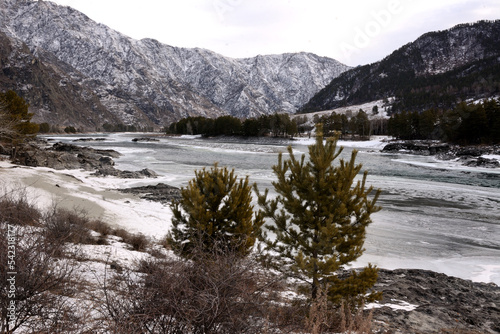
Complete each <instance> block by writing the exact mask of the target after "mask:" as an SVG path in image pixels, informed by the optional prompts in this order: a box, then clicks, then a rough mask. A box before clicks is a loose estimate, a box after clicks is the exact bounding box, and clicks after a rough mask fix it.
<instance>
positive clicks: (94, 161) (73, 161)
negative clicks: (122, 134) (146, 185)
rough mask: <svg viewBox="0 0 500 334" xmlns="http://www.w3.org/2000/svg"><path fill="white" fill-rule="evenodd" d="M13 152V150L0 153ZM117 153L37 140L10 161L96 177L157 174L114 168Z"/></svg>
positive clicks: (148, 175)
mask: <svg viewBox="0 0 500 334" xmlns="http://www.w3.org/2000/svg"><path fill="white" fill-rule="evenodd" d="M0 153H1V154H9V155H12V154H11V153H12V152H0ZM119 156H120V153H118V152H117V151H114V150H98V149H94V148H90V147H83V146H77V145H72V144H65V143H61V142H57V143H55V144H53V145H50V144H49V143H47V142H46V141H39V142H37V143H32V144H29V145H25V146H24V147H23V148H22V149H20V150H19V151H18V152H17V153H16V154H15V157H14V159H13V161H12V162H13V163H16V164H19V165H24V166H30V167H49V168H53V169H56V170H63V169H83V170H86V171H94V173H93V174H94V175H96V176H115V177H118V178H124V179H128V178H145V177H153V178H154V177H156V176H157V174H156V173H155V172H154V171H152V170H150V169H147V168H146V169H143V170H140V171H127V170H125V171H123V170H119V169H116V168H115V167H114V165H115V163H114V161H113V158H118V157H119Z"/></svg>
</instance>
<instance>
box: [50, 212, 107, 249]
mask: <svg viewBox="0 0 500 334" xmlns="http://www.w3.org/2000/svg"><path fill="white" fill-rule="evenodd" d="M44 222H45V233H46V238H47V240H50V241H53V242H56V243H65V242H71V243H75V244H95V243H96V242H97V238H94V237H93V236H92V234H91V233H90V230H89V229H88V228H87V227H86V225H87V224H88V222H89V219H88V218H87V217H86V215H85V213H83V212H78V211H68V210H66V209H59V208H57V207H54V208H53V209H51V210H50V211H49V212H48V213H47V214H46V215H45V217H44Z"/></svg>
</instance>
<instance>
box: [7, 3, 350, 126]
mask: <svg viewBox="0 0 500 334" xmlns="http://www.w3.org/2000/svg"><path fill="white" fill-rule="evenodd" d="M3 3H4V4H5V6H3V8H4V9H2V10H1V11H0V18H1V19H2V22H3V23H2V25H1V27H0V30H2V31H3V32H4V33H5V34H6V35H8V36H9V38H10V39H17V40H20V41H21V42H23V43H25V44H26V45H27V46H28V48H29V50H30V52H31V53H32V54H33V55H34V56H35V57H39V58H40V61H42V62H44V63H47V64H50V65H51V66H52V64H53V63H54V62H56V63H57V66H56V67H58V68H59V69H62V68H63V67H65V68H66V69H67V70H68V72H67V74H68V75H69V76H70V77H72V78H73V79H74V80H76V81H77V82H78V84H79V85H80V86H82V87H84V88H85V89H87V90H89V91H91V92H92V93H93V94H95V96H97V97H98V98H99V101H100V103H101V104H102V106H103V107H104V108H106V110H108V111H109V112H110V113H111V114H112V115H113V117H114V118H115V119H118V120H120V121H121V122H123V123H125V124H132V123H139V124H147V123H149V124H156V125H163V124H164V123H166V122H170V121H173V120H177V119H179V118H182V117H186V116H199V115H201V116H206V117H216V116H221V115H226V114H230V115H232V116H236V117H252V116H259V115H261V114H269V113H274V112H287V113H292V112H294V111H295V110H296V109H297V108H298V107H300V106H301V105H303V104H304V103H305V102H306V101H308V100H309V99H310V98H311V97H312V96H313V95H314V94H315V93H316V92H317V91H318V90H319V89H321V88H322V87H324V86H325V85H326V84H327V83H328V82H330V80H331V79H332V78H334V77H335V76H337V75H338V74H340V73H341V72H343V71H345V70H347V69H349V68H350V67H348V66H347V65H344V64H341V63H340V62H338V61H336V60H334V59H330V58H326V57H319V56H316V55H313V54H311V53H293V54H291V53H288V54H281V55H268V56H256V57H253V58H240V59H237V58H229V57H225V56H222V55H220V54H217V53H215V52H212V51H210V50H206V49H200V48H194V49H188V48H179V47H174V46H170V45H166V44H162V43H159V42H158V41H156V40H153V39H141V40H134V39H132V38H129V37H127V36H125V35H123V34H121V33H119V32H117V31H114V30H112V29H110V28H108V27H107V26H105V25H103V24H98V23H95V22H94V21H92V20H91V19H89V18H88V17H87V16H86V15H85V14H83V13H80V12H78V11H76V10H74V9H72V8H70V7H63V6H58V5H56V4H54V3H52V2H49V1H37V2H34V1H30V0H23V1H12V0H3ZM63 63H64V64H66V65H65V66H63V65H62V64H63ZM0 88H1V87H0Z"/></svg>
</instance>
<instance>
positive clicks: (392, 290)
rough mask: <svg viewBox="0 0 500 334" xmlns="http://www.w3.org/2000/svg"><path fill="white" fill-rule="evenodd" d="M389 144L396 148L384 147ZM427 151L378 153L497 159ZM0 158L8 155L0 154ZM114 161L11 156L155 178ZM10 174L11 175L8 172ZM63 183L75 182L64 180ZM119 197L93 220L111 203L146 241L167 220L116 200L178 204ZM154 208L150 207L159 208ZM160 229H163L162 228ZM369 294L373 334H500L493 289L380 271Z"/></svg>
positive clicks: (157, 191)
mask: <svg viewBox="0 0 500 334" xmlns="http://www.w3.org/2000/svg"><path fill="white" fill-rule="evenodd" d="M392 144H396V143H391V144H389V145H392ZM432 145H434V146H435V147H434V148H432V149H431V147H430V146H429V147H424V146H421V145H417V146H399V148H398V147H396V146H392V148H391V147H389V148H387V149H384V151H385V152H399V151H400V150H408V151H409V149H410V148H411V149H412V151H414V152H422V153H421V154H429V155H430V154H431V153H430V152H431V151H432V152H434V151H435V152H436V153H434V154H435V155H442V156H446V155H453V156H454V157H455V158H457V157H458V158H460V156H461V155H462V154H463V156H467V157H468V158H467V159H472V157H475V158H476V159H477V158H479V157H481V156H482V155H485V154H493V155H497V154H500V152H498V148H491V149H489V148H488V149H486V148H480V150H479V151H475V150H473V151H467V150H466V149H465V148H464V149H460V150H458V149H455V148H454V147H450V146H448V147H445V146H444V145H441V146H438V147H436V145H439V144H432ZM469 149H470V148H469ZM486 150H487V151H486ZM427 151H428V152H429V153H427ZM405 152H406V151H405ZM0 154H10V153H9V152H0ZM415 154H417V153H415ZM117 157H119V153H118V152H116V151H113V150H96V149H92V148H88V147H81V146H77V145H71V144H62V143H55V144H53V145H51V144H48V143H46V142H45V143H38V144H37V145H36V146H35V145H33V146H30V147H27V148H26V149H25V150H23V151H20V152H17V154H16V159H15V162H16V163H18V164H22V165H27V166H33V167H37V166H40V167H50V168H54V169H57V170H65V169H84V170H90V171H94V175H96V176H103V175H114V176H116V177H119V178H126V177H154V175H155V174H154V172H152V171H140V172H129V171H119V170H117V169H115V168H114V161H113V158H117ZM16 170H18V171H16V173H20V171H19V170H20V168H16ZM30 170H31V169H30ZM12 171H14V169H13V168H12ZM24 173H25V172H24ZM33 173H34V172H33ZM16 175H17V174H16ZM61 177H62V176H61ZM67 178H69V177H67ZM49 179H50V180H49ZM33 180H34V177H32V178H29V180H27V181H26V182H27V183H28V184H32V183H33ZM61 180H62V179H59V178H56V175H52V174H50V175H49V176H47V180H46V181H47V185H46V190H47V191H52V192H56V191H60V192H63V191H64V193H63V194H62V195H61V196H65V197H67V196H68V194H69V193H70V192H74V190H73V189H75V187H66V186H65V184H63V183H61V182H65V181H61ZM42 181H43V180H40V178H39V177H37V178H36V182H37V183H36V185H38V186H40V185H42V183H43V182H42ZM67 182H76V181H75V180H73V179H70V180H68V181H67ZM78 182H87V181H83V179H82V180H78ZM49 183H50V184H49ZM52 183H54V184H52ZM55 183H57V184H55ZM87 188H89V189H87ZM90 188H92V187H90V186H88V185H86V184H83V183H82V184H81V185H79V186H78V188H77V189H79V190H78V191H77V192H76V193H78V194H80V193H82V192H85V191H90V190H91V189H90ZM120 191H121V192H122V193H118V192H116V191H115V192H116V193H117V195H113V196H116V197H117V198H116V199H115V198H112V197H110V196H111V193H110V192H106V194H104V193H102V194H101V192H99V193H98V194H96V195H95V196H93V197H91V198H89V201H90V200H91V199H92V198H96V199H99V200H101V201H104V202H103V203H104V204H106V205H104V206H103V207H102V213H99V215H105V213H104V210H105V209H106V210H108V209H109V205H115V204H114V203H115V202H116V206H117V209H116V210H117V211H118V210H120V211H123V212H124V215H128V216H131V217H129V218H130V219H129V220H131V221H134V222H135V221H138V220H140V221H141V225H140V229H141V231H142V232H144V230H147V229H148V228H149V230H150V231H149V233H148V235H155V234H158V232H157V226H158V224H160V221H162V222H163V221H166V220H167V219H165V216H162V218H161V219H158V220H155V221H152V222H150V223H146V222H144V217H145V216H147V215H148V213H147V212H150V211H147V210H150V209H149V208H148V207H147V205H148V204H145V203H144V202H140V203H139V202H138V204H137V205H135V203H129V200H128V199H125V198H121V197H119V196H126V195H125V194H134V195H135V196H138V197H140V198H142V199H147V200H150V201H153V202H158V203H162V204H163V205H167V204H168V203H170V202H171V200H172V199H178V198H179V196H180V190H179V189H178V188H175V187H171V186H169V185H166V184H162V183H158V184H156V185H150V186H144V187H134V188H128V189H124V190H120ZM118 197H119V198H118ZM103 198H106V199H105V200H104V199H103ZM130 201H132V200H130ZM78 203H79V205H80V206H81V205H82V202H78ZM97 203H98V202H92V205H98V204H97ZM158 203H153V204H154V205H157V206H161V205H159V204H158ZM83 208H86V207H83ZM130 210H136V211H137V212H136V213H134V215H131V211H130ZM116 219H118V220H120V223H121V224H122V225H120V226H122V227H124V228H126V229H127V230H129V229H131V228H132V226H136V225H132V223H130V226H129V225H126V223H124V222H123V219H124V218H123V217H122V216H119V217H118V218H116ZM134 224H135V223H134ZM148 226H149V227H148ZM166 229H167V227H165V230H166ZM374 289H375V290H376V291H382V292H383V300H382V301H380V302H379V303H377V304H374V305H369V306H370V307H372V308H373V326H372V329H373V333H394V334H395V333H401V334H403V333H405V334H406V333H415V334H417V333H419V334H423V333H462V334H478V333H500V287H498V286H497V285H495V284H492V283H490V284H488V283H475V282H471V281H468V280H463V279H459V278H455V277H450V276H447V275H445V274H440V273H436V272H432V271H426V270H420V269H396V270H386V269H381V270H380V272H379V279H378V282H377V283H376V285H375V287H374Z"/></svg>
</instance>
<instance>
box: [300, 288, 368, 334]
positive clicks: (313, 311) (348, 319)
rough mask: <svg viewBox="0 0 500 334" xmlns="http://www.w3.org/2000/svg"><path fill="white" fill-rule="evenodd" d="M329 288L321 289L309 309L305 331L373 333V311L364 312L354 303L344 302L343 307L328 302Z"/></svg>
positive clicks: (316, 332) (313, 333) (318, 333)
mask: <svg viewBox="0 0 500 334" xmlns="http://www.w3.org/2000/svg"><path fill="white" fill-rule="evenodd" d="M326 291H328V288H321V289H319V295H318V298H316V299H315V300H314V301H313V302H312V304H311V306H310V307H309V315H308V317H307V318H306V322H305V329H306V330H307V331H308V332H310V333H311V334H320V333H332V332H334V333H357V334H368V333H371V323H372V317H373V311H368V312H365V311H363V305H361V307H357V303H356V302H355V301H354V303H353V301H349V300H344V301H342V303H341V305H340V306H338V305H336V304H332V303H331V302H330V301H329V300H328V294H327V292H326Z"/></svg>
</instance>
